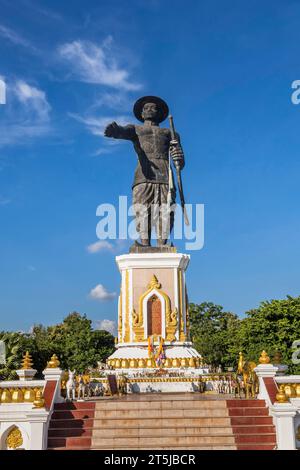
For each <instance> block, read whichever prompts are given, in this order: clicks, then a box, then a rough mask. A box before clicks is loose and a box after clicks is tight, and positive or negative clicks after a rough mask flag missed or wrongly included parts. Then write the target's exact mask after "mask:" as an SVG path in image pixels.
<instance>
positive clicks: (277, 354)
mask: <svg viewBox="0 0 300 470" xmlns="http://www.w3.org/2000/svg"><path fill="white" fill-rule="evenodd" d="M281 363H282V354H281V352H280V351H276V352H275V354H274V357H273V364H281Z"/></svg>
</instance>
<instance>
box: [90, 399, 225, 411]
mask: <svg viewBox="0 0 300 470" xmlns="http://www.w3.org/2000/svg"><path fill="white" fill-rule="evenodd" d="M219 408H221V409H227V405H226V401H225V400H212V401H208V400H203V401H200V400H195V401H188V400H176V401H157V400H156V401H153V402H152V401H136V402H134V401H133V402H128V401H119V402H117V401H106V402H105V401H100V402H98V403H96V406H95V409H96V410H97V411H100V410H103V411H109V410H118V411H121V410H129V409H130V410H161V409H164V410H168V409H172V410H174V409H176V410H177V409H181V410H191V409H192V410H194V409H208V410H211V409H219Z"/></svg>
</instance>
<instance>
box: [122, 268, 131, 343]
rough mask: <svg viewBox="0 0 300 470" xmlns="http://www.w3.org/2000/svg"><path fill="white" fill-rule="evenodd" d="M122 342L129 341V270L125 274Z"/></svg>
mask: <svg viewBox="0 0 300 470" xmlns="http://www.w3.org/2000/svg"><path fill="white" fill-rule="evenodd" d="M123 340H124V342H125V343H129V341H130V325H129V270H128V269H126V272H125V332H124V337H123Z"/></svg>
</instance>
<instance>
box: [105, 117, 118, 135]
mask: <svg viewBox="0 0 300 470" xmlns="http://www.w3.org/2000/svg"><path fill="white" fill-rule="evenodd" d="M118 130H119V126H118V124H117V123H116V122H115V121H114V122H112V123H110V124H108V126H106V128H105V130H104V135H105V137H117V136H118Z"/></svg>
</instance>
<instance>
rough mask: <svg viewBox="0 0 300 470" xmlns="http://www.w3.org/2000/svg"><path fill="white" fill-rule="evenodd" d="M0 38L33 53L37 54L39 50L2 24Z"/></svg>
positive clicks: (0, 25)
mask: <svg viewBox="0 0 300 470" xmlns="http://www.w3.org/2000/svg"><path fill="white" fill-rule="evenodd" d="M0 36H1V37H2V38H4V39H7V40H8V41H10V42H11V43H12V44H15V45H16V46H22V47H25V48H26V49H30V50H31V51H32V52H37V49H36V48H35V47H34V46H33V45H32V44H31V43H30V42H29V41H28V40H27V39H25V38H24V37H23V36H21V35H20V34H18V33H16V31H13V30H12V29H10V28H8V27H7V26H5V25H3V24H0Z"/></svg>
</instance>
